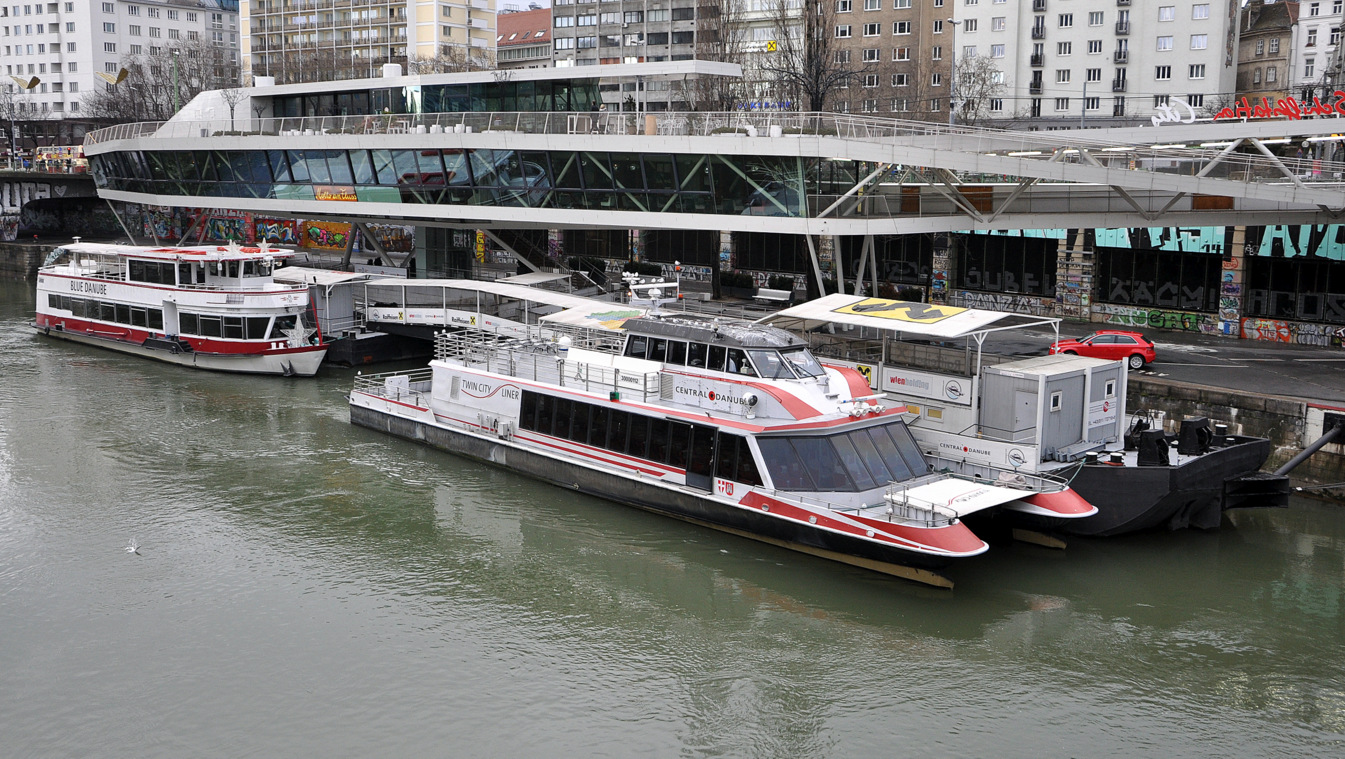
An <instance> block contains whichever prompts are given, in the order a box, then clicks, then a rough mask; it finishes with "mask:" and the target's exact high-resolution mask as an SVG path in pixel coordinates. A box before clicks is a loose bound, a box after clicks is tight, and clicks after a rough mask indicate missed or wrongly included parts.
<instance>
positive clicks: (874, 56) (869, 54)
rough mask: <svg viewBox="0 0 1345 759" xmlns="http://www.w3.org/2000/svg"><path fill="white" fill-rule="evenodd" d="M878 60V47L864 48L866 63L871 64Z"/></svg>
mask: <svg viewBox="0 0 1345 759" xmlns="http://www.w3.org/2000/svg"><path fill="white" fill-rule="evenodd" d="M877 60H878V48H876V47H869V48H864V61H865V62H866V63H870V62H873V61H877Z"/></svg>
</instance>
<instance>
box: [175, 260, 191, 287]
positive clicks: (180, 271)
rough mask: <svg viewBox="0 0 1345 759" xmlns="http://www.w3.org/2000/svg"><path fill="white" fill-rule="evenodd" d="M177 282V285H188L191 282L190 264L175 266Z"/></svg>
mask: <svg viewBox="0 0 1345 759" xmlns="http://www.w3.org/2000/svg"><path fill="white" fill-rule="evenodd" d="M177 281H178V284H179V285H190V284H191V283H192V282H191V264H186V263H184V264H178V265H177Z"/></svg>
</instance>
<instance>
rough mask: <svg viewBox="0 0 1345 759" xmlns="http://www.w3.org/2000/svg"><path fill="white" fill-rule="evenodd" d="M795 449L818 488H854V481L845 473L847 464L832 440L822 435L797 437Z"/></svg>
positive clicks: (794, 441)
mask: <svg viewBox="0 0 1345 759" xmlns="http://www.w3.org/2000/svg"><path fill="white" fill-rule="evenodd" d="M793 443H794V450H795V451H798V454H799V459H800V460H801V461H803V465H804V466H806V467H808V476H810V477H812V478H813V484H815V485H816V486H817V489H818V490H854V483H852V482H851V481H850V477H849V475H847V474H846V473H845V465H844V464H842V463H841V457H840V456H839V455H837V453H836V448H835V446H833V445H832V444H831V441H830V440H827V439H826V438H822V437H796V438H794V440H793Z"/></svg>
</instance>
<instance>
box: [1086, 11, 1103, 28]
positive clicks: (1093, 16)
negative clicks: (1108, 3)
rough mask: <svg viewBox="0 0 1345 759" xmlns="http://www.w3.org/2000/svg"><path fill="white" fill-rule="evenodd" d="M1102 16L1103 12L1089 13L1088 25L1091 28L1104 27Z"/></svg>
mask: <svg viewBox="0 0 1345 759" xmlns="http://www.w3.org/2000/svg"><path fill="white" fill-rule="evenodd" d="M1102 16H1103V13H1102V11H1089V12H1088V25H1089V26H1102V23H1103V21H1102Z"/></svg>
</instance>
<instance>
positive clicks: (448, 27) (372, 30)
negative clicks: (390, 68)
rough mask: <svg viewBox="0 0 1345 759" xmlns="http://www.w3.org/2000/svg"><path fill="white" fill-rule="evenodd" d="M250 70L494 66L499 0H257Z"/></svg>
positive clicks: (248, 25) (246, 58)
mask: <svg viewBox="0 0 1345 759" xmlns="http://www.w3.org/2000/svg"><path fill="white" fill-rule="evenodd" d="M242 16H243V26H244V28H245V30H246V33H245V34H244V36H243V40H242V51H241V52H242V60H243V69H244V73H245V75H250V76H268V77H274V78H275V80H276V81H277V82H279V83H281V84H284V83H291V82H305V81H321V80H331V79H357V78H363V77H371V76H378V75H379V73H380V72H381V67H382V66H383V65H384V64H388V63H396V64H400V65H402V66H404V67H406V69H407V70H408V71H410V72H419V73H430V72H442V71H463V70H472V69H486V68H493V67H494V51H495V36H496V33H495V0H456V1H454V2H441V1H440V0H415V2H411V1H410V0H405V1H401V2H399V1H397V0H251V2H245V3H244V4H243V7H242Z"/></svg>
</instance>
